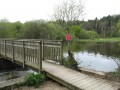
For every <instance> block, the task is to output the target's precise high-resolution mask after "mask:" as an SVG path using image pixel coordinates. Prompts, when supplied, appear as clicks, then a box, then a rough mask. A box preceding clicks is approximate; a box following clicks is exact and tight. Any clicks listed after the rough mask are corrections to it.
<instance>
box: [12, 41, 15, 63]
mask: <svg viewBox="0 0 120 90" xmlns="http://www.w3.org/2000/svg"><path fill="white" fill-rule="evenodd" d="M14 55H15V54H14V41H13V40H12V59H13V60H12V61H13V62H14Z"/></svg>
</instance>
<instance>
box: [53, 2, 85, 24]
mask: <svg viewBox="0 0 120 90" xmlns="http://www.w3.org/2000/svg"><path fill="white" fill-rule="evenodd" d="M84 9H85V7H84V2H83V1H82V0H64V1H63V3H61V4H59V5H57V6H56V7H55V9H54V14H53V18H54V19H55V20H56V21H60V22H62V23H64V22H65V21H67V22H69V21H75V20H79V19H80V18H81V17H83V15H84Z"/></svg>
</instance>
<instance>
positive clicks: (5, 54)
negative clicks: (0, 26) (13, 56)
mask: <svg viewBox="0 0 120 90" xmlns="http://www.w3.org/2000/svg"><path fill="white" fill-rule="evenodd" d="M4 45H5V58H7V54H6V40H5V43H4Z"/></svg>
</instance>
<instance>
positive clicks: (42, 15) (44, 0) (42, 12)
mask: <svg viewBox="0 0 120 90" xmlns="http://www.w3.org/2000/svg"><path fill="white" fill-rule="evenodd" d="M60 2H62V0H0V19H3V18H6V19H8V20H9V21H11V22H15V21H21V22H25V21H28V20H35V19H45V20H47V19H48V20H49V19H50V18H51V17H50V16H51V15H52V13H53V10H54V7H55V5H57V4H58V3H60ZM85 13H86V15H85V20H88V19H94V18H95V17H97V18H101V17H103V16H107V15H114V14H120V0H85Z"/></svg>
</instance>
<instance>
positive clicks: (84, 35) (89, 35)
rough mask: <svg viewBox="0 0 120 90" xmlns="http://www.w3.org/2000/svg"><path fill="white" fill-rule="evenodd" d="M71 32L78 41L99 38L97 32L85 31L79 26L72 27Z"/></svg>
mask: <svg viewBox="0 0 120 90" xmlns="http://www.w3.org/2000/svg"><path fill="white" fill-rule="evenodd" d="M71 31H72V34H74V35H75V36H76V37H77V38H78V39H94V38H97V37H99V35H98V34H97V33H96V32H95V31H93V30H91V31H86V30H84V29H81V27H80V26H78V25H74V26H72V27H71Z"/></svg>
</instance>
